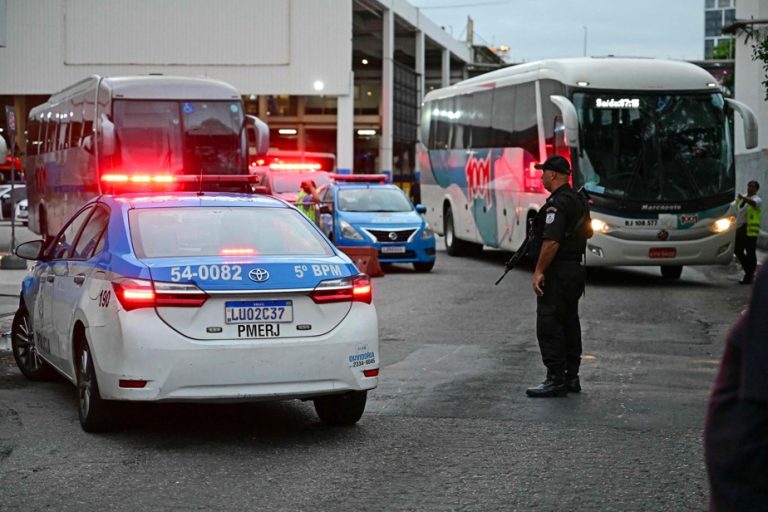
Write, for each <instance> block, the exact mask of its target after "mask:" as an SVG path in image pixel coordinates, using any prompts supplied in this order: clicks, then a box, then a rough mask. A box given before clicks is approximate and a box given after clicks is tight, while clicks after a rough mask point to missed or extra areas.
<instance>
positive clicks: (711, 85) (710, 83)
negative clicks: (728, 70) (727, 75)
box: [707, 82, 717, 87]
mask: <svg viewBox="0 0 768 512" xmlns="http://www.w3.org/2000/svg"><path fill="white" fill-rule="evenodd" d="M707 87H717V83H716V82H709V83H708V84H707Z"/></svg>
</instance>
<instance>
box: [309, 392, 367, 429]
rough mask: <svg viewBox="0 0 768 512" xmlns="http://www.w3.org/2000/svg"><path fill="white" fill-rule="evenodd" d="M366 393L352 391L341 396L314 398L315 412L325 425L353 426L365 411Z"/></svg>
mask: <svg viewBox="0 0 768 512" xmlns="http://www.w3.org/2000/svg"><path fill="white" fill-rule="evenodd" d="M367 395H368V392H367V391H352V392H349V393H345V394H343V395H330V396H321V397H318V398H315V400H314V402H315V411H316V412H317V415H318V416H319V417H320V421H322V422H323V423H325V424H327V425H353V424H355V423H357V422H358V420H359V419H360V418H361V417H362V415H363V411H364V410H365V402H366V399H367Z"/></svg>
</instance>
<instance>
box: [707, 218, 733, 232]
mask: <svg viewBox="0 0 768 512" xmlns="http://www.w3.org/2000/svg"><path fill="white" fill-rule="evenodd" d="M735 222H736V218H735V217H734V216H733V215H729V216H727V217H723V218H721V219H717V220H716V221H715V222H713V223H712V225H711V226H710V227H709V229H711V230H712V232H713V233H725V232H726V231H728V230H729V229H731V227H732V226H733V225H734V224H735Z"/></svg>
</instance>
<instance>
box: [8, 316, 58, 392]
mask: <svg viewBox="0 0 768 512" xmlns="http://www.w3.org/2000/svg"><path fill="white" fill-rule="evenodd" d="M11 350H12V351H13V358H14V359H15V360H16V365H17V366H18V367H19V370H21V373H22V374H23V375H24V377H26V378H27V379H29V380H48V379H50V378H52V377H53V376H54V374H55V372H54V370H53V368H51V367H50V366H49V365H48V363H46V362H45V361H43V359H42V358H41V357H40V355H39V354H38V353H37V344H36V343H35V333H34V331H33V330H32V324H31V322H30V320H29V311H27V308H26V307H25V306H23V305H22V306H21V307H20V308H19V309H18V310H17V311H16V314H15V315H14V316H13V323H12V324H11Z"/></svg>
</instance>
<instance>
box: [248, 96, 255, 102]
mask: <svg viewBox="0 0 768 512" xmlns="http://www.w3.org/2000/svg"><path fill="white" fill-rule="evenodd" d="M248 99H249V100H251V101H256V95H255V94H251V95H250V96H248Z"/></svg>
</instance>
